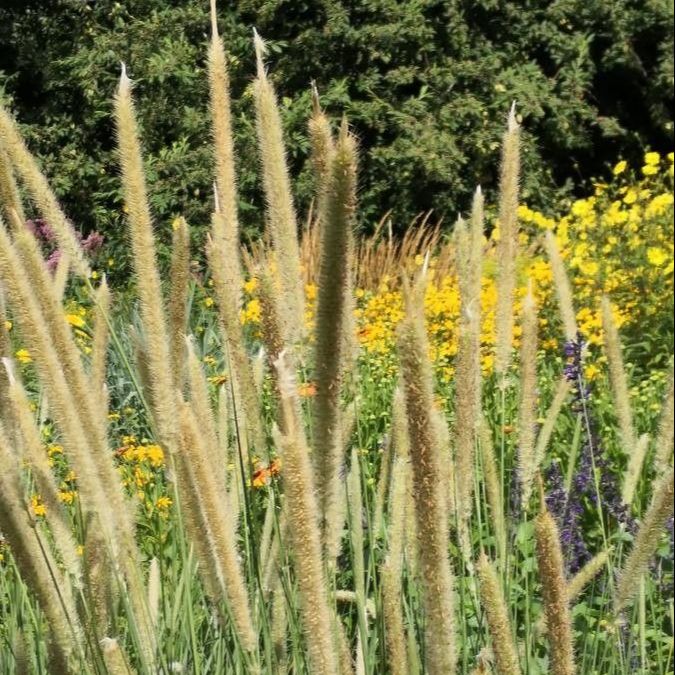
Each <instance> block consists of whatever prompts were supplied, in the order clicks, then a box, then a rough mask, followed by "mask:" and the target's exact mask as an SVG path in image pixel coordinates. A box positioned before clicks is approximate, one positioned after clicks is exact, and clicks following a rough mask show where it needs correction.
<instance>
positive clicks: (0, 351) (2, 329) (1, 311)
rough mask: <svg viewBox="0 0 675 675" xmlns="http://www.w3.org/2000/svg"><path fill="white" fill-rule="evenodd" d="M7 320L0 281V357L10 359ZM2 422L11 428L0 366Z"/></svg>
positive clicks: (4, 372)
mask: <svg viewBox="0 0 675 675" xmlns="http://www.w3.org/2000/svg"><path fill="white" fill-rule="evenodd" d="M0 227H1V225H0ZM7 322H8V318H7V311H6V309H5V294H4V292H3V290H2V283H0V359H10V358H11V356H12V343H11V338H10V337H9V330H8V329H7V326H8V325H9V324H8V323H7ZM2 422H4V423H5V424H6V425H7V428H8V429H11V425H10V420H9V373H8V372H7V370H6V369H5V368H3V367H1V366H0V423H2Z"/></svg>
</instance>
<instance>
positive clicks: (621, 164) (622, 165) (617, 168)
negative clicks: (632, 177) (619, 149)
mask: <svg viewBox="0 0 675 675" xmlns="http://www.w3.org/2000/svg"><path fill="white" fill-rule="evenodd" d="M627 168H628V162H627V161H626V160H625V159H622V160H621V161H620V162H619V163H618V164H617V165H616V166H615V167H614V169H613V173H614V175H615V176H619V175H621V174H622V173H623V172H624V171H625V170H626V169H627Z"/></svg>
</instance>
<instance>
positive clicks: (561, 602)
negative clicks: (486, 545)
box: [535, 497, 576, 675]
mask: <svg viewBox="0 0 675 675" xmlns="http://www.w3.org/2000/svg"><path fill="white" fill-rule="evenodd" d="M535 537H536V543H537V564H538V568H539V580H540V582H541V589H542V595H543V599H544V615H545V618H546V625H547V626H548V642H549V647H550V657H549V661H550V664H551V673H552V675H574V674H575V673H576V665H575V660H574V645H573V631H572V619H571V613H570V607H569V596H568V591H567V582H566V581H565V568H564V563H563V555H562V550H561V547H560V533H559V531H558V526H557V525H556V522H555V520H554V519H553V516H552V515H551V514H550V513H549V511H548V510H547V508H546V506H545V504H544V503H543V497H542V511H541V513H540V514H539V515H538V516H537V518H536V520H535Z"/></svg>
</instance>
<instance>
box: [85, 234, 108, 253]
mask: <svg viewBox="0 0 675 675" xmlns="http://www.w3.org/2000/svg"><path fill="white" fill-rule="evenodd" d="M101 246H103V235H102V234H101V233H100V232H90V233H89V235H87V237H86V239H83V240H82V248H83V249H84V251H85V253H89V254H92V253H96V251H98V250H99V249H100V248H101Z"/></svg>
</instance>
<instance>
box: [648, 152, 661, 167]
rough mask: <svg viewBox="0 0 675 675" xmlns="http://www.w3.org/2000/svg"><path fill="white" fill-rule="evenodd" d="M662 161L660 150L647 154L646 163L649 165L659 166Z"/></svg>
mask: <svg viewBox="0 0 675 675" xmlns="http://www.w3.org/2000/svg"><path fill="white" fill-rule="evenodd" d="M660 161H661V155H659V153H658V152H648V153H647V154H646V155H645V164H647V165H649V166H657V165H658V163H659V162H660Z"/></svg>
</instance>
